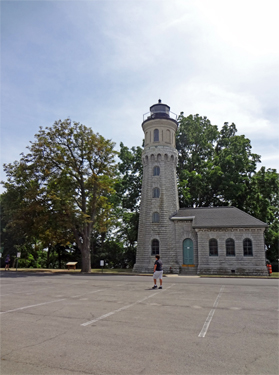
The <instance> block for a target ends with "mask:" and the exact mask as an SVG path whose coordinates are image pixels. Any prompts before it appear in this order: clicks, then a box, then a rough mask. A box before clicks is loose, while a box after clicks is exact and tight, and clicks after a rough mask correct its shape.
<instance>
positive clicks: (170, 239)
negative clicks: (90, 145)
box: [134, 100, 267, 275]
mask: <svg viewBox="0 0 279 375" xmlns="http://www.w3.org/2000/svg"><path fill="white" fill-rule="evenodd" d="M177 127H178V123H177V121H176V118H173V115H172V114H171V112H170V107H169V106H167V105H165V104H162V103H161V101H160V100H159V102H158V104H154V105H153V106H151V107H150V113H148V116H147V118H145V119H144V121H143V123H142V128H143V131H144V135H145V138H144V139H145V142H144V150H143V153H142V163H143V181H142V199H141V208H140V220H139V230H138V246H137V257H136V263H135V265H134V271H135V272H152V270H153V264H154V256H155V255H156V254H160V255H161V258H162V261H163V264H164V272H166V273H169V272H173V273H184V274H250V275H266V274H267V268H266V264H265V249H264V230H265V228H266V227H267V224H265V223H263V222H262V221H260V220H258V219H256V218H254V217H252V216H251V215H248V214H246V213H245V212H243V211H241V210H239V209H237V208H235V207H208V208H185V209H180V208H179V203H178V191H177V176H176V165H177V157H178V154H177V150H176V146H175V133H176V130H177Z"/></svg>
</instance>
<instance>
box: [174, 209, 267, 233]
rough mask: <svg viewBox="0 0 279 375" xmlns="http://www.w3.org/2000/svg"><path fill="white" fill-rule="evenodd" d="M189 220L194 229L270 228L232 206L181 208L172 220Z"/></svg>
mask: <svg viewBox="0 0 279 375" xmlns="http://www.w3.org/2000/svg"><path fill="white" fill-rule="evenodd" d="M187 218H188V219H191V220H193V228H214V227H218V228H221V227H223V228H224V227H225V228H228V227H234V228H239V227H246V228H264V227H268V225H267V224H266V223H264V222H263V221H261V220H259V219H256V218H255V217H253V216H251V215H249V214H247V213H246V212H244V211H241V210H239V209H238V208H236V207H231V206H223V207H197V208H193V207H190V208H181V209H180V210H178V211H177V213H176V214H174V215H173V216H172V218H171V219H173V220H183V219H185V220H187Z"/></svg>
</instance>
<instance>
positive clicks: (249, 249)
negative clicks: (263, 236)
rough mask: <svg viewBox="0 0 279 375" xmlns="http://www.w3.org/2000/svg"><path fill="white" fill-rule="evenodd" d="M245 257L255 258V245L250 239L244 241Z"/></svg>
mask: <svg viewBox="0 0 279 375" xmlns="http://www.w3.org/2000/svg"><path fill="white" fill-rule="evenodd" d="M243 255H244V256H245V257H252V256H253V245H252V241H251V240H250V238H245V240H243Z"/></svg>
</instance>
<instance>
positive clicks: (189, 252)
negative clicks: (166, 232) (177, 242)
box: [183, 238, 194, 264]
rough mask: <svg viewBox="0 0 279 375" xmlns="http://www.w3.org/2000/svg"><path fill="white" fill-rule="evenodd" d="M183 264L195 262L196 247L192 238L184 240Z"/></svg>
mask: <svg viewBox="0 0 279 375" xmlns="http://www.w3.org/2000/svg"><path fill="white" fill-rule="evenodd" d="M183 264H194V247H193V241H192V240H191V238H186V240H184V241H183Z"/></svg>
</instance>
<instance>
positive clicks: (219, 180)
mask: <svg viewBox="0 0 279 375" xmlns="http://www.w3.org/2000/svg"><path fill="white" fill-rule="evenodd" d="M177 150H178V154H179V159H178V167H177V174H178V189H179V200H180V207H208V206H222V205H231V206H235V207H237V208H239V209H242V210H244V211H245V212H247V213H249V214H251V215H253V216H255V217H257V218H258V219H260V220H262V221H264V222H266V223H267V224H269V228H268V230H267V231H266V233H265V242H266V246H267V248H268V256H269V258H270V259H271V260H275V259H278V257H279V254H278V228H279V212H278V207H279V196H278V192H279V180H278V173H277V172H276V170H274V169H265V167H262V168H261V169H260V170H258V171H257V164H258V163H260V155H257V154H255V153H253V152H252V146H251V142H250V140H249V139H248V138H246V137H245V136H244V135H238V134H237V129H236V126H235V124H234V123H232V124H230V125H229V124H228V123H224V125H223V127H222V128H221V130H220V131H219V130H218V128H217V126H215V125H212V124H211V123H210V121H209V120H208V119H207V118H206V117H201V116H199V115H195V116H192V115H190V116H188V117H184V116H183V114H181V115H180V117H179V128H178V132H177Z"/></svg>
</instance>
